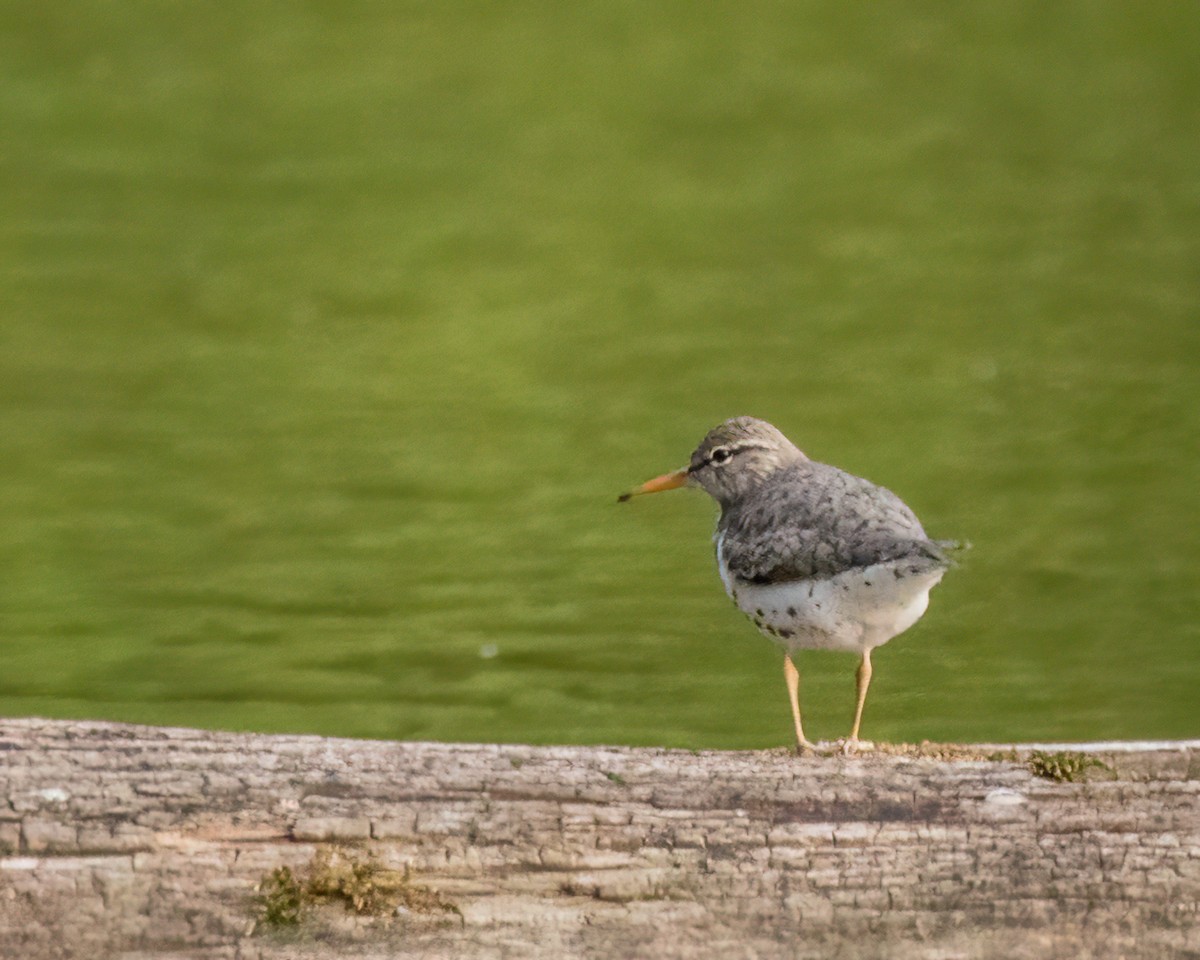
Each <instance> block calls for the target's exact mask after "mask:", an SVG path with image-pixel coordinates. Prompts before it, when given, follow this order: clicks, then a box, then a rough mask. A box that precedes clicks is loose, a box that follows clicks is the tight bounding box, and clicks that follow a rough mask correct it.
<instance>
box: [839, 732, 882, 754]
mask: <svg viewBox="0 0 1200 960" xmlns="http://www.w3.org/2000/svg"><path fill="white" fill-rule="evenodd" d="M838 749H839V750H840V751H841V753H842V755H843V756H847V757H852V756H854V755H855V754H856V753H872V752H873V751H874V750H875V744H873V743H872V742H871V741H870V740H859V739H858V737H846V738H845V739H844V740H839V741H838Z"/></svg>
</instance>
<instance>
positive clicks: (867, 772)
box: [0, 720, 1200, 960]
mask: <svg viewBox="0 0 1200 960" xmlns="http://www.w3.org/2000/svg"><path fill="white" fill-rule="evenodd" d="M1001 749H1002V748H938V749H932V748H925V749H919V748H912V749H908V750H893V751H891V752H878V753H874V754H867V755H862V756H856V757H852V758H846V757H841V756H832V757H797V756H795V755H793V754H791V753H789V752H785V751H762V752H690V751H680V750H658V749H632V748H596V747H528V746H498V745H479V744H436V743H384V742H370V741H355V740H337V739H326V738H319V737H304V736H264V735H254V734H234V733H213V732H206V731H196V730H178V729H161V728H150V727H136V726H127V725H121V724H111V723H79V722H61V721H47V720H3V721H0V956H4V957H14V958H15V957H21V958H29V960H40V958H74V957H87V958H89V960H97V958H102V957H109V956H114V957H123V958H127V960H133V958H149V957H155V958H172V957H177V958H183V957H187V958H190V960H201V958H202V960H234V958H237V960H249V958H255V960H277V958H284V957H308V956H312V957H329V958H332V957H362V958H383V957H409V956H411V957H422V958H463V957H468V958H469V957H480V958H484V957H486V958H498V957H514V958H515V957H521V958H540V957H554V958H562V957H584V956H595V957H654V958H662V957H665V958H671V957H699V956H711V957H733V958H738V957H745V958H760V957H761V958H776V957H778V958H785V957H786V958H789V960H792V958H809V957H812V958H817V957H820V958H829V957H833V958H837V957H847V958H849V957H854V958H863V957H865V958H871V957H888V958H892V960H896V958H900V960H904V958H915V957H923V958H927V957H939V958H945V960H949V958H987V957H1004V958H1022V957H1028V958H1037V960H1045V958H1053V957H1064V958H1066V957H1070V958H1072V960H1074V958H1079V957H1085V958H1086V957H1096V958H1102V957H1103V958H1109V957H1112V958H1116V957H1126V958H1134V957H1155V958H1158V957H1168V956H1196V955H1198V954H1200V922H1198V921H1200V915H1198V909H1200V908H1198V906H1197V904H1200V806H1198V800H1200V779H1198V777H1200V742H1188V743H1170V744H1157V745H1143V746H1141V747H1137V746H1129V745H1121V744H1110V745H1105V746H1100V747H1097V748H1094V749H1092V750H1091V751H1090V753H1089V756H1094V757H1096V758H1097V759H1098V760H1099V761H1101V762H1103V763H1104V764H1105V765H1106V766H1105V767H1099V766H1094V767H1091V768H1089V769H1088V770H1087V771H1086V773H1087V779H1086V780H1085V781H1084V782H1075V783H1072V782H1055V781H1053V780H1050V779H1046V778H1044V777H1039V776H1037V775H1035V773H1034V772H1033V771H1032V770H1031V768H1030V764H1029V763H1028V762H1027V757H1028V754H1029V753H1030V748H1028V747H1016V748H1009V749H1008V750H1007V751H1006V753H1005V756H1006V757H1007V758H1006V759H999V760H998V759H986V757H987V756H988V755H990V754H992V753H994V752H996V751H1000V750H1001ZM931 752H932V753H934V754H936V755H934V756H928V755H922V754H929V753H931ZM1043 772H1045V771H1043ZM322 851H324V853H322ZM330 851H333V854H332V855H336V856H337V857H341V858H343V859H344V860H345V861H346V862H356V863H367V862H368V861H369V862H370V863H371V864H373V865H375V866H376V867H378V868H379V869H381V870H386V871H393V872H392V873H391V874H389V875H390V876H393V877H395V876H401V875H402V876H403V882H404V883H408V884H411V886H412V889H414V890H419V891H423V892H424V893H425V894H427V897H426V899H425V901H424V902H425V903H426V905H427V906H429V905H430V904H432V906H431V907H429V908H428V909H423V908H422V907H421V906H420V903H421V901H419V900H412V901H406V903H407V905H405V904H397V905H395V908H394V909H393V908H392V906H393V905H391V904H389V908H388V910H387V911H386V912H385V913H384V914H383V915H370V914H366V915H362V916H360V915H357V914H355V913H354V911H353V910H351V909H349V908H348V907H346V906H344V905H342V904H337V903H324V904H314V905H313V906H312V907H311V909H306V911H305V913H304V916H303V918H302V920H301V922H300V923H299V925H298V926H295V927H287V928H275V927H271V926H269V925H268V924H267V923H266V922H265V921H264V912H263V911H264V902H263V901H264V896H265V894H264V893H263V890H264V889H268V888H269V885H270V878H271V877H272V876H275V877H276V878H278V877H279V876H280V874H278V873H276V871H277V870H279V868H282V867H288V868H289V870H290V871H291V872H292V873H291V875H292V876H294V877H302V876H304V875H305V871H306V870H309V871H311V870H312V869H313V867H312V865H313V863H314V857H316V858H317V860H319V859H320V857H322V856H324V857H326V858H328V857H329V856H330V855H331V853H330ZM400 871H403V874H401V873H399V872H400ZM264 881H267V887H263V886H262V884H263V883H264ZM256 891H258V892H257V894H256ZM256 897H257V899H256ZM376 914H378V911H376Z"/></svg>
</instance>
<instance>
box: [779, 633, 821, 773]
mask: <svg viewBox="0 0 1200 960" xmlns="http://www.w3.org/2000/svg"><path fill="white" fill-rule="evenodd" d="M783 678H784V680H786V681H787V689H788V700H790V701H791V704H792V720H793V722H794V723H795V724H796V746H797V747H798V748H799V749H801V750H815V749H816V747H815V746H813V744H811V743H810V742H809V740H808V737H806V736H805V735H804V727H803V726H801V724H800V671H799V670H797V669H796V665H795V664H794V663H792V658H791V657H790V656H789V655H788V654H786V653H785V654H784V655H783Z"/></svg>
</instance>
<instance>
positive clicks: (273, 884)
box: [254, 847, 462, 930]
mask: <svg viewBox="0 0 1200 960" xmlns="http://www.w3.org/2000/svg"><path fill="white" fill-rule="evenodd" d="M254 904H255V908H256V913H257V919H258V921H259V923H260V924H261V925H262V926H263V927H264V928H267V929H270V930H286V929H288V928H294V927H298V926H300V925H301V924H302V923H303V922H304V921H306V920H307V919H308V918H309V916H310V913H311V911H312V909H313V908H315V907H317V906H320V905H330V904H332V905H338V904H340V905H341V906H342V907H344V908H345V909H346V910H348V911H350V912H352V913H355V914H357V915H359V916H363V917H391V916H394V915H395V914H396V912H397V910H399V909H401V908H402V909H404V910H407V911H411V912H413V913H452V914H454V915H456V916H457V917H458V918H459V920H460V921H461V920H462V911H461V910H459V908H458V906H457V905H456V904H455V903H453V902H452V901H450V900H448V899H446V898H445V897H444V896H442V894H440V893H438V892H437V891H436V890H433V889H430V888H429V887H425V886H422V885H420V884H417V883H414V882H413V881H412V877H411V875H410V873H409V871H408V869H407V868H406V869H404V870H393V869H391V868H389V867H385V866H383V865H382V864H381V863H379V861H378V860H377V859H376V858H375V857H374V856H372V855H369V854H368V855H366V856H361V855H358V853H357V851H347V850H345V849H342V848H337V847H322V848H321V849H319V850H318V851H317V852H316V853H315V854H313V857H312V860H310V861H309V863H308V864H307V865H306V866H305V867H304V868H303V869H302V870H300V871H299V872H293V871H292V869H291V868H290V867H276V868H275V869H274V870H272V871H271V872H270V873H268V874H266V875H265V876H264V877H263V879H262V881H260V883H259V891H258V894H257V895H256V896H255V898H254Z"/></svg>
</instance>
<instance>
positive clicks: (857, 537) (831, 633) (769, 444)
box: [620, 417, 954, 752]
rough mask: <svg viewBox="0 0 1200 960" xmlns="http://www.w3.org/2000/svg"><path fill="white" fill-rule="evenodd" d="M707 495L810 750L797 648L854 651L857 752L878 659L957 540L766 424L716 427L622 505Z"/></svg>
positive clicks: (722, 550)
mask: <svg viewBox="0 0 1200 960" xmlns="http://www.w3.org/2000/svg"><path fill="white" fill-rule="evenodd" d="M684 486H696V487H701V488H702V489H703V490H704V491H705V492H706V493H708V494H709V496H711V497H712V498H713V499H714V500H716V501H717V503H718V504H720V507H721V517H720V519H719V520H718V521H717V531H716V535H715V537H714V539H715V541H716V545H717V566H718V568H719V570H720V573H721V580H722V581H723V582H724V584H725V591H726V593H728V594H729V597H730V599H732V600H733V602H734V603H735V604H737V606H738V609H740V610H741V611H742V612H743V613H744V614H746V616H748V617H750V618H751V619H752V620H753V621H754V625H755V626H756V627H758V629H759V630H761V631H762V632H763V633H764V634H765V635H767V636H769V637H770V638H771V639H772V640H774V641H775V642H776V643H778V644H779V645H780V646H781V647H783V650H784V656H783V669H784V678H785V680H786V682H787V691H788V698H789V700H790V701H791V707H792V719H793V721H794V722H795V726H796V742H797V745H798V746H799V748H800V749H801V750H804V749H813V744H812V743H810V742H809V740H808V738H807V737H805V736H804V727H803V725H802V724H801V722H800V702H799V697H798V690H799V685H800V674H799V672H798V671H797V669H796V666H795V663H794V662H793V660H792V658H793V657H794V656H795V654H796V652H797V651H799V650H841V651H845V652H847V653H857V654H859V655H860V656H861V658H862V659H861V662H860V664H859V667H858V673H857V687H858V697H857V701H856V703H855V707H854V726H853V727H852V728H851V730H850V736H849V738H848V739H847V740H846V741H844V748H845V749H846V750H847V752H849V751H852V750H854V749H855V748H856V747H857V746H858V730H859V725H860V724H861V723H862V713H863V704H864V703H866V699H867V687H868V686H869V685H870V682H871V651H872V650H873V649H875V647H878V646H880V645H881V644H884V643H887V641H888V640H890V639H892V637H894V636H896V635H897V634H899V633H902V632H903V631H905V630H907V629H908V628H909V627H911V626H912V625H913V624H914V623H916V622H917V620H919V619H920V617H921V615H922V614H923V613H924V612H925V608H926V607H927V606H928V605H929V591H930V590H931V589H932V588H933V587H934V586H935V585H936V584H937V583H938V581H939V580H941V579H942V574H943V573H945V572H946V569H947V568H948V567H949V566H950V559H949V557H948V551H949V550H950V549H952V548H953V547H954V544H953V543H952V542H950V541H939V540H930V539H929V538H928V537H927V536H926V535H925V531H924V529H922V527H921V523H920V521H919V520H918V519H917V518H916V515H915V514H914V513H913V512H912V510H910V509H909V508H908V507H907V506H906V505H905V504H904V502H903V501H902V500H901V499H900V498H899V497H897V496H896V495H895V494H894V493H892V492H891V491H890V490H885V489H884V488H883V487H878V486H876V485H875V484H873V483H871V482H869V481H867V480H863V479H862V478H861V477H856V476H853V475H852V474H849V473H846V472H845V471H844V470H839V469H838V468H837V467H831V466H829V465H828V464H824V463H818V462H816V461H815V460H810V459H809V458H808V457H806V456H805V455H804V453H802V452H801V451H800V450H799V449H798V448H797V447H796V446H795V444H793V443H792V442H791V441H790V440H788V438H787V437H785V436H784V435H783V434H782V433H780V432H779V431H778V430H777V429H776V428H775V427H773V426H772V425H771V424H769V423H767V422H766V421H765V420H758V419H756V418H754V417H735V418H733V419H732V420H726V421H725V422H724V423H722V424H721V425H720V426H717V427H714V428H713V429H712V430H711V431H709V433H708V436H706V437H705V438H704V440H703V441H702V442H701V443H700V446H698V447H697V448H696V451H695V453H693V454H692V459H691V463H690V464H689V465H688V466H687V467H684V468H683V469H682V470H676V471H675V472H673V473H666V474H663V475H662V476H661V477H655V478H654V479H653V480H648V481H647V482H646V483H643V484H642V485H641V486H640V487H636V488H634V489H633V490H630V491H629V492H628V493H625V494H622V495H621V498H620V499H621V500H622V501H624V500H628V499H629V498H630V497H633V496H636V495H638V494H643V493H658V492H659V491H662V490H674V489H676V488H677V487H684Z"/></svg>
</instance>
